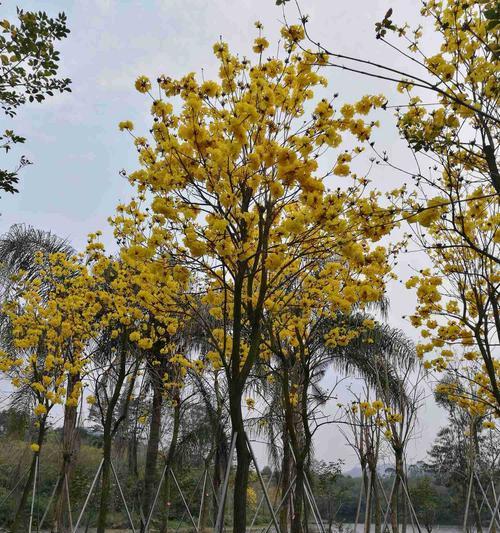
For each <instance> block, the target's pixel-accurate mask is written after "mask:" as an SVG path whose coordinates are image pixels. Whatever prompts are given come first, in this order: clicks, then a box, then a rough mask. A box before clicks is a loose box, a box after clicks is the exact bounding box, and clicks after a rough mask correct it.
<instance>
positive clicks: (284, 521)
mask: <svg viewBox="0 0 500 533" xmlns="http://www.w3.org/2000/svg"><path fill="white" fill-rule="evenodd" d="M287 440H288V437H287V433H286V427H284V428H283V442H284V443H285V445H284V447H283V458H282V460H281V497H282V498H283V496H284V495H285V493H286V491H287V490H288V486H289V485H290V482H291V479H290V477H291V476H290V466H291V459H292V458H291V454H290V446H288V444H287ZM289 514H290V496H289V495H288V496H287V498H286V501H285V502H283V506H282V508H281V511H280V529H281V532H282V533H286V532H287V531H288V518H289Z"/></svg>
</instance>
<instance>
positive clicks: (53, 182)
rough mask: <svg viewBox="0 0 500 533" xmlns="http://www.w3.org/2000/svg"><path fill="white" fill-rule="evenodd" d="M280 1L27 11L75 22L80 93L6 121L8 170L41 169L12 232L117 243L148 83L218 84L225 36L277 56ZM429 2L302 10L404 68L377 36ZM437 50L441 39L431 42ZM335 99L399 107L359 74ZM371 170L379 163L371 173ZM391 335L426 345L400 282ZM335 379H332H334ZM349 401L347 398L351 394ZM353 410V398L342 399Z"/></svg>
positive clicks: (151, 0)
mask: <svg viewBox="0 0 500 533" xmlns="http://www.w3.org/2000/svg"><path fill="white" fill-rule="evenodd" d="M274 1H275V0H147V1H132V0H121V1H112V0H87V1H85V2H82V1H79V2H77V1H63V0H60V1H55V0H54V1H49V0H46V1H43V2H41V1H39V0H38V1H34V0H31V1H22V2H20V3H22V7H23V8H24V9H26V10H31V9H33V10H37V9H41V8H42V9H44V10H46V11H47V12H48V13H49V14H50V15H55V14H56V13H57V12H58V11H63V10H64V11H65V12H66V14H67V15H68V26H69V28H70V29H71V33H70V35H69V37H68V39H66V41H64V42H63V43H62V45H61V46H60V50H61V56H62V60H61V69H60V73H61V75H63V76H68V77H70V78H71V79H72V81H73V84H72V90H73V92H72V93H69V94H68V93H67V94H64V95H57V96H55V97H53V98H51V99H49V100H47V101H46V102H44V103H43V104H42V105H36V104H33V105H27V106H25V107H24V108H22V109H21V110H19V112H18V116H17V117H16V118H15V120H14V121H11V120H9V119H7V118H5V117H3V124H2V127H4V128H6V127H9V128H13V129H14V131H15V132H16V133H18V134H20V135H23V136H25V137H26V138H27V143H26V145H25V146H24V147H22V149H20V150H19V149H18V150H15V151H14V153H13V154H12V156H9V158H7V160H8V162H7V163H6V162H5V157H3V158H2V161H1V165H2V168H5V167H6V166H7V165H8V164H9V162H11V166H14V163H15V160H16V158H18V157H19V156H20V155H21V154H25V155H26V156H27V157H28V158H29V159H30V160H32V161H33V162H34V165H33V166H31V167H29V168H26V169H25V170H23V171H22V175H21V184H20V193H19V194H17V195H15V196H10V195H6V194H4V195H3V198H2V199H0V213H1V216H0V232H4V231H7V230H8V228H9V227H10V225H11V224H14V223H20V222H23V223H26V224H31V225H33V226H35V227H38V228H43V229H47V230H49V229H50V230H52V231H53V232H55V233H56V234H58V235H60V236H62V237H65V238H67V239H68V240H69V241H70V242H71V243H72V244H73V245H74V246H75V247H76V248H77V249H81V248H82V247H83V246H84V245H85V242H86V236H87V234H88V233H89V232H92V231H95V230H97V229H103V230H104V233H105V241H107V242H108V243H110V242H111V236H110V233H109V231H107V223H106V219H107V217H108V216H110V215H111V214H112V213H113V211H114V207H115V206H116V204H117V203H119V202H120V201H123V200H126V199H127V198H128V196H129V195H130V187H129V185H128V182H127V181H126V180H125V179H123V178H121V177H120V176H119V171H120V170H121V169H123V168H124V169H126V170H127V171H131V170H133V169H135V168H137V164H136V152H135V150H134V148H133V146H132V144H131V142H130V138H129V137H128V136H127V135H124V134H123V133H120V132H119V131H118V127H117V125H118V122H119V121H121V120H125V119H130V120H132V121H133V122H134V124H135V125H136V129H137V131H139V132H140V131H141V130H142V131H144V132H147V130H148V129H149V124H150V116H149V107H150V102H149V101H148V100H147V99H145V98H144V96H143V95H140V94H138V93H137V92H136V91H135V89H134V88H133V83H134V80H135V78H136V77H137V76H138V75H141V74H146V75H148V76H150V77H151V78H153V79H154V78H156V77H157V76H158V75H159V74H166V75H169V76H172V77H176V76H180V75H182V74H185V73H187V72H190V71H194V72H196V73H198V74H200V75H201V69H202V68H203V71H204V76H205V78H206V79H208V78H210V77H211V76H214V75H215V72H216V68H217V62H216V59H215V57H214V56H213V54H212V45H213V44H214V42H216V41H217V40H218V39H219V37H220V36H222V37H223V39H224V40H225V41H227V42H228V43H229V46H230V47H231V49H233V50H235V51H238V52H240V53H241V54H242V55H248V56H251V55H252V52H251V43H252V41H253V39H254V38H255V36H256V30H255V27H254V24H253V23H254V22H255V21H256V20H260V21H261V22H262V23H263V24H264V27H265V34H266V35H267V37H268V39H269V41H270V42H271V43H272V44H271V50H273V49H274V48H273V44H275V43H277V41H278V39H279V28H280V26H281V21H282V20H283V14H282V10H281V8H278V7H276V6H275V4H274ZM419 5H420V2H419V1H418V0H398V1H397V2H396V1H394V0H350V1H349V2H344V1H339V0H302V1H301V8H302V11H303V12H304V13H306V14H308V15H309V16H310V31H311V33H312V35H314V36H315V38H316V39H317V40H319V41H320V42H321V43H322V44H325V45H326V46H327V47H328V48H329V49H330V50H333V51H338V52H341V53H345V54H348V55H349V54H350V55H357V56H362V57H367V58H370V59H372V60H374V61H377V62H380V63H385V64H390V65H391V66H398V65H402V64H403V63H402V61H401V59H400V58H399V57H398V56H397V55H396V54H395V53H393V52H391V51H390V50H389V49H388V48H387V47H386V46H384V45H383V44H382V43H380V41H377V40H376V39H375V36H374V24H375V22H376V21H378V20H381V19H382V18H383V16H384V14H385V13H386V11H387V10H388V9H389V7H393V8H394V12H395V13H394V18H395V19H397V20H398V21H403V20H406V21H409V22H410V23H413V24H416V23H418V21H419V13H418V12H419ZM15 6H16V2H12V1H11V0H5V1H4V2H2V5H1V6H0V12H1V17H2V18H4V17H5V18H9V19H12V18H13V13H14V12H15ZM286 15H287V18H288V20H289V21H290V22H291V21H294V20H295V19H296V17H297V11H296V9H295V8H294V5H293V2H290V3H289V5H288V6H287V8H286ZM429 38H430V39H431V40H432V35H429ZM327 76H328V78H329V89H328V91H329V92H330V94H331V93H334V92H338V93H340V97H339V99H338V100H337V103H338V105H339V106H340V105H341V104H342V103H344V102H350V101H354V100H356V99H357V98H358V97H360V96H362V95H364V94H367V93H371V94H375V93H379V92H384V93H385V94H386V95H387V96H388V97H389V99H390V102H391V103H397V102H400V101H401V100H400V99H399V98H398V95H397V93H396V92H395V90H394V87H391V85H390V84H387V83H386V82H381V81H378V80H374V79H371V78H366V77H361V76H357V75H355V74H349V73H346V72H343V71H340V70H331V71H329V72H328V73H327ZM381 119H382V120H383V125H382V127H381V128H380V131H379V132H377V134H376V136H375V140H376V143H377V146H378V148H379V149H387V150H388V152H389V153H390V154H391V156H392V157H393V158H394V160H395V161H398V162H400V163H401V164H403V165H404V164H405V163H409V162H410V161H411V160H410V156H409V153H408V152H407V150H406V147H405V144H404V143H402V142H401V141H399V139H398V137H397V133H396V131H395V128H394V123H393V119H392V116H391V114H390V112H387V113H385V114H383V115H381ZM366 164H367V165H368V163H367V162H366ZM371 178H372V179H373V180H374V182H375V183H376V185H377V186H378V187H380V188H382V189H384V190H387V189H392V188H395V187H397V186H399V185H401V183H402V182H403V180H404V177H403V176H400V175H397V174H396V173H394V172H389V171H387V170H385V169H383V168H377V169H376V172H375V173H374V174H372V175H371ZM424 261H425V259H424V258H422V257H421V256H420V255H418V254H408V255H406V256H403V257H401V258H400V264H399V266H398V269H399V270H398V272H399V273H400V274H401V277H402V278H403V279H406V278H407V277H408V276H409V275H410V272H411V269H412V268H416V269H418V268H421V266H422V265H423V264H424ZM389 297H390V300H391V313H390V324H391V325H392V326H394V327H399V328H401V329H403V330H404V331H405V332H406V333H407V334H408V335H409V336H411V337H415V331H414V330H413V329H412V328H411V326H410V325H409V324H408V323H407V321H406V320H403V319H402V316H403V315H406V314H408V313H409V312H411V309H412V306H413V305H414V304H415V300H414V296H413V294H412V293H410V292H409V291H407V290H406V289H405V288H404V286H403V285H402V284H401V283H399V282H394V283H392V284H391V286H390V287H389ZM330 379H331V378H330ZM343 390H344V389H343ZM342 396H344V397H345V398H346V399H347V395H346V392H345V390H344V392H343V393H342ZM420 419H421V422H420V424H419V427H418V429H417V436H418V437H419V438H418V440H416V441H415V442H413V443H412V444H411V445H410V447H409V461H413V460H417V459H421V458H423V457H424V456H425V451H426V450H427V449H428V447H429V444H430V443H431V442H432V440H433V438H434V436H435V434H436V432H437V429H438V427H439V426H440V425H442V424H443V423H444V420H445V414H444V412H442V411H440V410H439V409H438V408H437V407H436V406H435V405H434V404H433V402H432V401H428V402H427V403H426V405H425V407H424V409H423V410H422V412H421V415H420ZM315 449H316V454H317V457H318V458H321V459H325V460H329V461H333V460H335V459H336V458H339V457H340V458H343V459H345V460H346V464H347V467H350V466H353V465H354V464H355V458H354V456H353V454H352V453H351V452H350V450H349V449H348V448H347V447H346V445H345V443H344V440H343V438H342V437H341V435H340V434H339V432H338V430H336V429H334V428H332V427H326V428H325V429H323V430H322V431H321V432H320V434H319V437H318V439H317V442H316V445H315Z"/></svg>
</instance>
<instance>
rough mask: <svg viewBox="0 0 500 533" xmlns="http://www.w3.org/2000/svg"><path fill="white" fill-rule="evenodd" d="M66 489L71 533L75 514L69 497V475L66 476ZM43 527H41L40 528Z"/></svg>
mask: <svg viewBox="0 0 500 533" xmlns="http://www.w3.org/2000/svg"><path fill="white" fill-rule="evenodd" d="M64 487H65V489H66V498H67V501H68V516H69V528H70V531H73V513H72V512H71V498H70V497H69V485H68V475H67V474H64ZM41 527H42V526H41V525H40V528H41Z"/></svg>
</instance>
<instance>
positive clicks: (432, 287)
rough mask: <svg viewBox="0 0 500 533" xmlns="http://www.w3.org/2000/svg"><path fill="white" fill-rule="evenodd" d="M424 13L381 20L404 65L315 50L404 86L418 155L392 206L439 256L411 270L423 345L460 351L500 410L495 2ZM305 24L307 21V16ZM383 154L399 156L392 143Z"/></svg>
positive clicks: (484, 399) (404, 117) (451, 4)
mask: <svg viewBox="0 0 500 533" xmlns="http://www.w3.org/2000/svg"><path fill="white" fill-rule="evenodd" d="M421 15H422V17H423V21H422V24H421V25H418V26H417V27H415V28H413V27H411V26H410V25H409V24H402V25H398V24H396V23H395V22H394V20H393V10H392V9H390V10H389V11H388V12H387V13H386V15H385V17H384V18H383V20H382V21H381V22H379V23H377V24H376V36H377V39H379V41H381V42H383V43H385V44H387V45H388V46H390V47H391V50H393V51H395V52H397V53H400V54H402V55H404V56H405V57H406V59H408V61H409V63H408V68H407V69H403V70H398V69H396V68H393V67H392V65H384V64H380V63H377V62H374V61H370V60H369V59H365V58H358V57H351V56H347V55H343V54H338V53H334V52H331V51H330V50H328V49H327V48H326V47H324V46H321V45H319V44H318V43H315V47H316V48H315V49H316V51H317V54H318V57H321V59H322V61H323V62H324V64H325V66H331V67H336V68H342V69H344V70H347V71H352V72H356V73H359V74H363V75H366V76H370V77H376V78H381V79H384V80H387V81H392V82H394V83H397V86H398V89H399V91H400V92H401V93H403V94H405V95H406V96H407V99H406V102H405V105H403V106H401V108H397V121H398V122H397V125H398V128H399V131H400V133H401V136H402V138H403V139H405V141H406V142H407V143H408V145H409V147H410V149H411V150H412V151H413V152H414V154H415V160H416V161H417V163H418V165H417V167H416V168H415V169H411V170H408V171H407V172H406V173H407V175H408V177H411V178H412V179H413V181H414V184H415V187H414V188H413V189H412V190H407V188H406V187H404V188H403V189H402V190H399V191H397V194H396V195H395V197H398V198H399V200H401V196H402V198H403V201H402V202H401V201H399V202H396V204H397V205H396V206H395V207H396V208H397V209H398V210H400V212H401V216H402V218H404V219H407V220H408V221H409V222H410V223H411V224H412V233H413V234H414V236H415V242H416V243H417V244H418V245H419V247H420V248H422V249H424V250H425V251H426V252H427V253H428V255H429V257H430V259H431V262H432V265H433V268H431V269H429V270H425V271H424V272H422V273H419V275H418V276H416V278H415V279H413V280H411V281H410V285H411V286H415V287H418V291H417V293H418V294H417V295H418V299H419V307H418V309H417V311H416V313H415V315H414V317H413V318H412V321H413V323H414V324H415V325H417V326H422V327H423V328H424V335H425V336H426V338H427V339H428V342H424V343H423V344H422V347H421V348H420V349H421V353H427V352H431V351H432V352H433V353H434V356H433V357H432V358H431V360H430V363H428V364H429V365H430V366H433V367H434V368H436V369H438V370H443V369H445V368H446V367H448V366H449V362H450V360H451V359H452V358H453V356H455V357H456V367H455V369H454V371H457V372H458V373H459V374H460V375H461V376H462V377H465V376H468V375H469V371H468V370H465V369H464V367H469V366H473V367H474V368H475V372H473V374H472V375H473V376H474V377H473V380H474V382H475V383H476V384H478V385H480V388H479V396H477V397H475V398H470V400H471V402H472V403H477V402H479V403H483V405H484V407H485V408H488V409H491V410H493V411H496V412H497V414H498V409H499V407H498V406H499V401H500V388H499V361H498V344H499V340H498V339H499V335H500V330H499V325H500V320H499V318H500V314H499V308H498V283H499V278H498V265H499V262H500V256H499V250H498V245H499V242H500V233H499V229H498V228H499V222H500V218H499V217H500V213H499V198H500V173H499V168H498V138H499V125H500V115H499V114H498V95H499V89H498V87H499V83H498V5H497V2H495V1H494V0H471V1H466V2H463V1H461V0H443V1H437V0H428V1H425V2H423V5H422V8H421ZM302 23H303V27H304V28H305V31H307V17H303V18H302ZM424 23H425V24H426V25H428V26H430V27H431V29H432V30H433V34H434V35H436V36H438V38H439V45H438V47H434V46H432V47H431V46H429V44H428V42H427V39H426V38H425V31H426V30H425V29H424V25H425V24H424ZM391 36H395V39H391ZM398 38H399V41H398ZM311 41H312V39H311ZM416 67H420V72H419V73H418V74H416V73H414V72H415V70H414V69H415V68H416ZM377 153H378V152H377ZM380 161H381V162H382V163H383V164H387V165H393V163H392V160H391V159H390V158H389V156H387V155H386V154H385V155H383V156H382V155H381V158H380ZM394 167H395V168H396V169H397V170H398V171H401V168H399V167H398V165H397V164H396V163H394ZM417 278H420V279H417ZM432 299H434V301H432ZM427 320H429V324H431V326H430V327H425V322H426V321H427ZM434 324H436V326H434ZM436 328H440V329H436ZM441 348H442V350H441ZM469 361H475V362H474V363H472V365H471V364H470V363H469ZM459 377H460V376H459ZM473 389H474V387H473Z"/></svg>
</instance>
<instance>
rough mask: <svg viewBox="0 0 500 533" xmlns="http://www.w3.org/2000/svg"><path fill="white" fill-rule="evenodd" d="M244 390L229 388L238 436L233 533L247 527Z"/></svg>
mask: <svg viewBox="0 0 500 533" xmlns="http://www.w3.org/2000/svg"><path fill="white" fill-rule="evenodd" d="M242 397H243V388H242V387H241V386H240V385H239V384H237V383H234V380H233V382H232V383H230V386H229V408H230V414H231V423H232V427H233V432H236V433H237V436H236V457H237V465H236V475H235V480H234V500H233V533H245V532H246V525H247V487H248V473H249V469H250V452H249V451H248V446H247V441H246V437H245V426H244V423H243V413H242V410H241V402H242Z"/></svg>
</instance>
